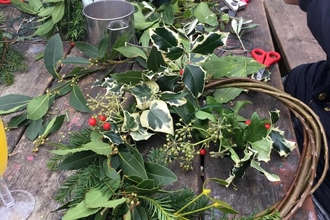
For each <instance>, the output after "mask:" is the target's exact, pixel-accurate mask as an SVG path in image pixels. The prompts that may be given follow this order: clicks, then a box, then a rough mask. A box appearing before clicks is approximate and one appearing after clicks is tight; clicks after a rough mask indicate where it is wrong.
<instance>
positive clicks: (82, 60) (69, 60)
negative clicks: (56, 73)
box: [61, 57, 91, 65]
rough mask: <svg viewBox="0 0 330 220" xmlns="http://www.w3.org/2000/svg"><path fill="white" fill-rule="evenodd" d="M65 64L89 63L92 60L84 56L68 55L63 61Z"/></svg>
mask: <svg viewBox="0 0 330 220" xmlns="http://www.w3.org/2000/svg"><path fill="white" fill-rule="evenodd" d="M61 62H62V63H63V64H82V65H89V64H90V63H91V62H90V61H89V60H88V59H85V58H83V57H67V58H65V59H64V60H62V61H61Z"/></svg>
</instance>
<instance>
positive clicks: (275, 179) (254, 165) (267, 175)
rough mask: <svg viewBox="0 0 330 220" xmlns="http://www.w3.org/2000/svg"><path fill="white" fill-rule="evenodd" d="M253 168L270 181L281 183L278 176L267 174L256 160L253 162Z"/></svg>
mask: <svg viewBox="0 0 330 220" xmlns="http://www.w3.org/2000/svg"><path fill="white" fill-rule="evenodd" d="M251 167H253V168H254V169H256V170H258V171H259V172H261V173H262V174H263V175H265V176H266V177H267V179H268V180H269V181H272V182H277V181H281V179H280V177H279V176H277V175H276V174H271V173H269V172H267V171H266V170H264V169H263V168H262V167H261V166H260V163H259V162H257V161H255V160H251Z"/></svg>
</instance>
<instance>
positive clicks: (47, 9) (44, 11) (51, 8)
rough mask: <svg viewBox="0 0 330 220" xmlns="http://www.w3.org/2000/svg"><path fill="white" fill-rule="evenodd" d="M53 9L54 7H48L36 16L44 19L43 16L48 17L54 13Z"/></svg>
mask: <svg viewBox="0 0 330 220" xmlns="http://www.w3.org/2000/svg"><path fill="white" fill-rule="evenodd" d="M54 8H55V6H50V7H47V8H43V9H41V10H40V11H39V13H38V16H39V17H45V16H48V15H51V14H52V13H53V11H54Z"/></svg>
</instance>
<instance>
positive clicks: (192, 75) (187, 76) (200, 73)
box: [182, 64, 205, 98]
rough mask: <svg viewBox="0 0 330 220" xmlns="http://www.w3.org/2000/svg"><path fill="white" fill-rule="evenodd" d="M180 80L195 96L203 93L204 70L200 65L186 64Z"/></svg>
mask: <svg viewBox="0 0 330 220" xmlns="http://www.w3.org/2000/svg"><path fill="white" fill-rule="evenodd" d="M182 80H183V83H184V85H185V87H186V88H187V89H188V90H189V91H190V92H191V94H192V95H193V96H194V97H195V98H198V97H199V96H200V95H201V94H202V93H203V91H204V85H205V83H204V82H205V71H204V70H203V69H202V68H201V67H200V66H194V65H190V64H189V65H186V67H185V68H184V74H183V78H182Z"/></svg>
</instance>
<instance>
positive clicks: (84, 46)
mask: <svg viewBox="0 0 330 220" xmlns="http://www.w3.org/2000/svg"><path fill="white" fill-rule="evenodd" d="M75 47H77V48H78V49H79V50H80V51H81V52H83V53H84V54H85V55H86V56H89V57H93V58H96V57H97V48H96V47H95V46H94V45H91V44H89V43H87V42H75Z"/></svg>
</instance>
